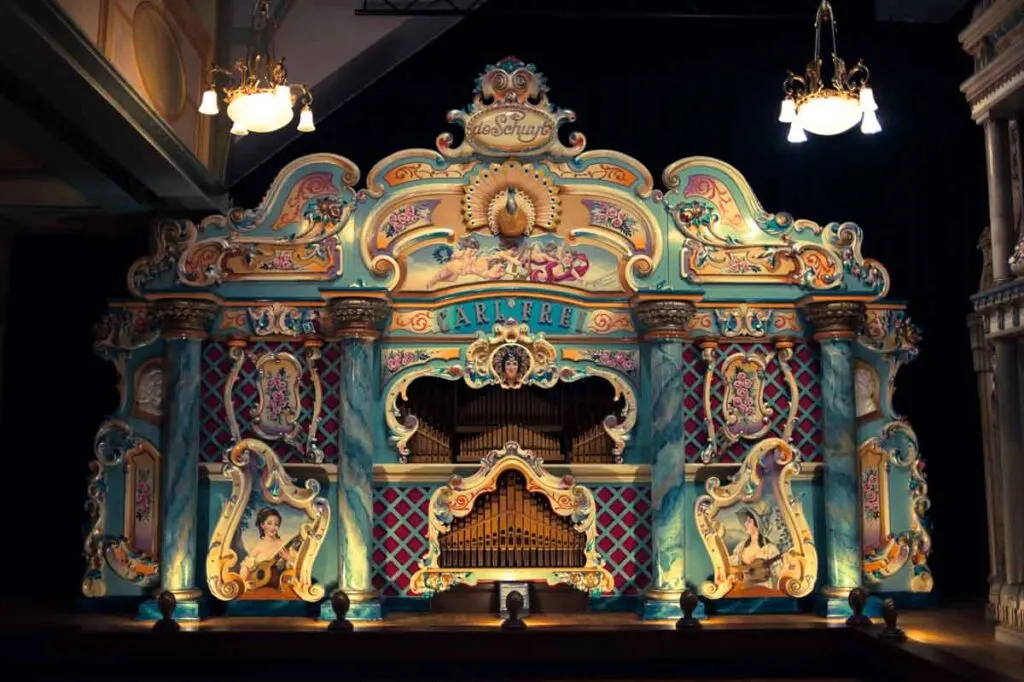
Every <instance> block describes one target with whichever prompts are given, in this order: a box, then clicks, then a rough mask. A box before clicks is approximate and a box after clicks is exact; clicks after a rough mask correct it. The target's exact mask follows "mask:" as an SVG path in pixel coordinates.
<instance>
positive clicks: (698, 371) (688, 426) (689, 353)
mask: <svg viewBox="0 0 1024 682" xmlns="http://www.w3.org/2000/svg"><path fill="white" fill-rule="evenodd" d="M771 351H772V347H771V346H769V345H768V344H764V343H730V344H723V345H721V346H719V347H718V351H717V352H718V364H717V368H716V372H715V379H714V381H713V382H712V385H711V412H712V417H713V419H714V424H715V429H716V431H717V432H718V434H719V437H720V441H719V444H720V447H721V453H720V461H722V462H739V461H742V459H743V456H744V455H745V454H746V453H747V451H748V450H749V449H750V446H751V445H752V443H753V441H749V440H743V439H741V440H739V441H737V442H735V443H728V442H727V441H725V439H724V438H721V434H722V427H723V425H724V422H725V420H724V416H723V414H722V408H721V406H722V399H723V396H724V394H725V384H724V382H723V381H722V374H721V366H722V363H723V362H724V361H725V359H726V358H728V357H729V356H730V355H732V354H734V353H760V354H761V355H766V354H768V353H769V352H771ZM793 351H794V352H793V359H792V360H791V361H790V369H792V370H793V376H794V378H795V379H796V382H797V385H798V386H799V387H800V397H799V404H798V408H797V416H796V423H795V425H794V427H793V443H794V444H795V445H796V447H797V448H798V449H799V450H800V453H801V454H802V456H803V459H804V461H810V462H814V461H820V459H821V429H820V424H821V383H820V380H819V378H820V372H819V369H818V367H819V365H818V358H817V355H816V354H815V352H814V350H813V349H812V347H811V346H810V345H809V344H806V343H802V344H797V345H796V346H795V347H794V349H793ZM703 372H704V363H703V360H701V358H700V351H699V350H697V349H695V348H693V347H692V346H686V347H685V348H684V351H683V384H684V397H683V410H684V414H683V428H684V433H685V435H684V442H685V448H686V458H687V460H688V461H698V460H699V458H700V451H701V449H702V448H703V446H704V443H705V442H706V439H707V431H706V428H705V426H704V407H703V390H704V388H703ZM764 396H765V403H766V404H767V405H768V406H769V407H771V408H772V410H774V414H773V415H772V424H771V429H769V431H768V432H767V433H766V434H765V436H764V437H765V438H767V437H770V436H779V437H781V436H782V433H783V429H784V428H785V424H786V417H787V416H788V414H789V405H790V395H789V389H788V387H787V386H786V379H785V376H784V375H783V373H782V367H781V366H780V365H779V363H778V362H777V361H776V360H774V359H773V360H772V362H770V363H769V364H768V371H767V375H766V377H765V385H764ZM691 405H696V408H695V409H693V408H691Z"/></svg>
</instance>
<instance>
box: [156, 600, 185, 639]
mask: <svg viewBox="0 0 1024 682" xmlns="http://www.w3.org/2000/svg"><path fill="white" fill-rule="evenodd" d="M156 605H157V608H159V609H160V614H161V616H162V617H161V618H160V620H158V621H157V622H156V623H154V624H153V632H159V633H168V632H178V631H179V630H181V626H180V625H178V623H177V621H175V620H174V609H175V608H177V606H178V600H177V599H176V598H175V597H174V595H173V594H172V593H170V592H168V591H167V590H164V591H163V592H161V593H160V595H159V596H158V597H157V598H156Z"/></svg>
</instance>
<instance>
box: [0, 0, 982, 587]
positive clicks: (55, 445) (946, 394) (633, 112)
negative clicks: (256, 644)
mask: <svg viewBox="0 0 1024 682" xmlns="http://www.w3.org/2000/svg"><path fill="white" fill-rule="evenodd" d="M812 11H813V10H812ZM840 18H842V15H840ZM967 20H968V16H966V15H961V16H960V17H958V18H957V20H955V21H954V22H951V24H950V25H948V26H917V25H901V24H860V25H858V24H857V23H856V21H854V22H851V23H847V24H842V25H841V26H840V28H841V32H840V36H839V37H840V52H841V53H842V55H843V56H845V57H846V59H847V60H848V61H849V62H853V61H855V60H856V59H857V58H858V57H865V58H866V59H867V61H868V64H869V66H870V67H871V69H872V81H873V86H874V88H875V94H876V98H877V100H878V102H879V105H880V107H881V110H880V112H879V114H880V119H881V122H882V125H883V127H884V131H883V132H882V133H881V134H879V135H876V136H873V137H866V136H862V135H860V134H859V133H858V132H856V131H854V132H851V133H849V134H847V135H844V136H840V137H838V138H832V139H829V138H812V139H811V140H810V141H809V142H808V143H806V144H804V145H790V144H789V143H787V142H786V141H785V136H786V129H785V126H783V125H782V124H780V123H778V122H777V120H776V119H777V116H778V107H779V100H780V98H781V95H782V89H781V81H782V78H783V76H784V74H785V70H786V69H793V70H795V71H802V70H803V66H804V65H805V63H806V62H807V60H808V59H809V58H810V55H811V51H812V47H813V43H812V39H813V33H812V30H811V26H810V17H808V22H807V23H799V24H794V23H765V22H751V21H731V22H723V21H713V20H698V19H664V18H661V19H657V20H651V19H615V20H614V21H609V20H604V21H599V20H596V19H576V20H568V19H529V18H509V17H504V18H496V17H490V18H489V17H483V16H476V17H471V18H468V19H466V20H464V21H462V22H461V23H460V24H459V25H457V26H456V27H455V28H454V29H452V30H451V31H449V32H448V33H447V34H445V35H444V36H443V37H442V38H441V39H439V40H438V41H437V42H435V43H434V44H432V45H430V46H429V47H427V48H426V49H424V50H423V51H421V52H420V53H419V54H418V55H416V57H415V58H413V59H412V60H410V61H408V62H406V63H405V64H403V65H402V66H400V67H399V68H397V69H395V70H394V71H392V72H391V73H389V74H388V75H387V76H385V77H384V78H382V79H381V80H380V81H378V82H377V83H376V84H374V85H373V86H372V87H371V88H369V89H368V90H366V91H365V92H363V93H361V94H360V95H359V96H358V97H357V98H356V99H354V100H353V101H351V102H349V103H348V104H347V105H346V106H345V107H344V108H343V109H342V110H340V111H339V112H337V113H335V114H333V115H331V116H328V117H327V118H326V119H325V120H322V121H318V124H317V125H318V129H317V131H316V132H315V133H313V134H309V135H305V136H303V137H301V138H300V139H299V140H298V141H297V142H295V143H293V144H292V145H290V146H289V147H287V148H286V149H285V150H283V151H282V152H281V153H280V154H278V156H277V157H275V158H274V159H273V160H272V161H270V162H269V163H267V164H265V165H264V166H263V167H261V168H259V169H257V171H255V172H254V173H252V174H250V175H249V176H247V177H246V178H243V180H242V181H241V182H240V183H239V184H238V186H236V187H235V188H234V195H235V205H238V206H244V207H252V206H255V205H256V204H257V203H258V202H259V201H260V199H261V198H262V196H263V194H264V193H265V192H266V190H267V188H268V186H269V185H270V183H271V181H272V180H273V178H274V176H275V175H276V173H277V172H278V170H280V169H281V167H282V166H284V165H285V164H286V163H287V162H289V161H291V160H292V159H294V158H296V157H298V156H301V155H304V154H309V153H314V152H333V153H337V154H341V155H343V156H347V157H348V158H350V159H352V160H353V161H355V162H356V163H357V164H358V165H359V167H360V168H361V169H362V170H363V173H364V175H365V173H366V172H367V171H368V170H369V169H370V167H371V166H372V165H373V164H374V163H376V162H377V161H378V160H379V159H381V158H383V157H384V156H386V155H388V154H390V153H392V152H395V151H398V150H400V149H405V148H409V147H432V146H433V142H434V138H435V137H436V135H437V134H438V133H440V132H442V131H445V130H451V128H450V127H449V126H448V125H447V124H446V123H445V119H444V116H445V113H446V112H447V111H448V109H451V108H457V107H461V106H463V105H465V104H467V103H468V102H469V100H470V98H471V90H472V87H473V80H474V78H475V77H476V75H477V74H478V73H479V72H480V71H481V70H482V68H483V66H484V65H485V64H488V63H493V62H494V61H496V60H497V59H499V58H501V57H503V56H505V55H506V54H512V55H516V56H518V57H520V58H521V59H523V60H525V61H528V62H533V63H535V64H537V65H538V67H539V69H540V70H541V71H542V72H544V73H545V74H546V75H547V77H548V79H549V83H550V85H551V88H552V91H551V99H552V101H553V102H555V103H556V104H558V105H560V106H563V107H567V108H571V109H573V110H575V111H576V113H577V115H578V117H579V118H578V121H577V122H576V123H575V124H572V125H570V126H567V127H568V128H569V129H570V130H579V131H581V132H583V133H584V134H586V135H587V138H588V147H589V148H590V149H599V148H604V149H614V150H618V151H621V152H624V153H626V154H629V155H631V156H634V157H636V158H637V159H639V160H640V161H642V162H643V163H644V164H646V165H647V166H648V168H650V169H651V171H652V172H653V173H654V175H655V177H656V178H657V177H658V176H660V173H661V170H662V169H663V168H665V167H666V166H667V165H668V164H669V163H670V162H672V161H674V160H676V159H679V158H682V157H685V156H694V155H707V156H713V157H717V158H720V159H723V160H724V161H727V162H728V163H730V164H732V165H734V166H736V168H738V169H739V170H740V172H742V173H743V174H744V175H745V176H746V177H747V179H748V180H749V181H750V183H751V185H752V186H753V188H754V191H755V193H756V194H757V195H758V197H759V198H760V200H761V202H762V204H763V205H764V207H765V209H766V210H768V211H789V212H791V213H792V214H793V215H794V216H797V217H801V218H809V219H812V220H815V221H818V222H822V223H824V222H828V221H832V220H839V221H846V220H851V221H854V222H856V223H858V224H860V225H861V226H862V227H863V228H864V230H865V233H866V239H865V247H864V252H865V255H866V256H869V257H872V258H877V259H879V260H881V261H882V262H883V263H884V264H885V265H886V266H887V267H888V268H889V271H890V273H891V275H892V281H893V288H892V295H893V296H894V297H896V298H900V299H907V300H909V301H910V302H911V305H910V314H911V316H912V318H913V319H914V320H915V321H916V322H917V323H918V324H919V325H920V326H921V327H922V329H923V331H924V339H923V341H922V351H921V354H920V356H919V357H918V359H917V361H916V362H915V363H913V364H912V365H910V366H909V367H906V368H904V369H903V370H902V371H901V374H900V380H899V390H898V392H897V395H896V407H897V409H898V410H899V411H900V412H902V413H903V414H905V415H907V416H908V417H909V418H910V419H911V420H912V422H913V424H914V426H915V428H916V430H917V432H918V435H919V437H920V440H921V446H922V451H923V454H924V457H925V458H926V459H927V462H928V468H927V473H928V476H929V488H930V490H929V492H930V496H931V499H932V500H933V502H934V508H933V510H932V512H931V513H930V518H931V520H932V521H933V523H934V540H935V551H934V554H933V557H932V561H931V563H932V566H933V570H934V574H935V579H936V584H937V585H938V589H939V590H940V591H941V594H942V595H943V596H949V597H955V596H967V595H970V596H974V597H981V595H983V594H984V590H985V577H986V574H987V570H988V559H987V549H986V542H987V536H986V530H985V506H984V495H983V475H982V469H981V467H982V461H981V447H980V441H979V439H980V431H979V428H980V427H979V418H978V398H977V392H976V388H975V383H974V377H973V372H972V368H971V356H970V350H969V344H968V333H967V329H966V326H965V321H964V316H965V314H966V313H967V312H968V310H969V304H968V301H967V298H968V296H969V295H970V294H971V293H973V292H974V291H975V289H976V287H977V281H978V271H979V270H980V258H979V257H978V255H977V253H976V251H975V242H976V239H977V236H978V234H979V233H980V231H981V228H982V227H983V225H984V224H985V221H986V216H987V206H986V190H985V180H984V151H983V136H982V133H981V130H980V128H978V127H977V126H975V125H974V124H973V123H972V122H971V121H970V117H969V113H968V109H967V105H966V103H965V102H964V99H963V97H962V95H961V94H960V93H959V91H958V85H959V83H960V82H962V80H963V79H965V78H966V77H967V76H969V75H970V60H969V59H968V58H967V57H966V55H964V54H963V53H962V52H961V51H960V49H959V46H958V43H957V37H956V34H957V31H958V30H959V29H961V28H962V27H963V26H964V25H966V22H967ZM294 75H295V77H296V78H297V79H301V74H294ZM143 229H144V228H143V226H141V225H140V226H139V234H140V235H141V233H142V231H143ZM145 244H146V240H145V238H143V237H141V236H139V237H138V238H119V239H116V240H114V239H109V238H89V239H86V238H78V237H72V238H69V237H43V236H40V237H19V238H18V239H17V240H16V242H15V253H14V259H13V273H12V275H13V282H12V287H11V295H12V297H13V300H12V303H11V306H10V314H11V324H10V326H9V327H8V329H9V332H8V333H9V334H10V337H9V338H8V340H7V344H6V350H7V352H6V354H5V355H6V358H5V361H6V370H5V372H4V377H5V397H6V400H5V404H6V406H7V414H6V415H4V431H5V432H6V437H5V439H4V441H3V442H4V447H3V451H4V454H5V459H6V461H7V463H8V464H9V465H10V464H12V463H14V462H15V461H17V462H18V463H19V464H21V465H22V466H19V467H17V468H15V467H11V468H8V475H9V476H13V477H14V479H13V480H11V479H9V480H8V484H7V485H8V488H9V487H10V486H19V487H20V488H21V489H22V490H27V489H30V488H32V489H34V487H35V486H36V485H44V486H45V487H44V488H43V489H42V490H43V494H44V495H45V496H46V502H45V503H43V504H42V505H35V506H32V507H27V506H21V507H19V509H18V511H17V513H8V514H6V521H7V526H8V528H7V531H8V533H11V534H14V536H16V537H20V538H22V541H21V542H20V543H19V544H22V547H23V551H20V552H18V553H16V555H15V556H17V557H18V558H16V559H14V560H12V561H8V562H3V563H4V570H5V571H7V572H11V576H10V577H9V578H8V579H7V580H5V581H3V585H4V589H5V590H7V591H10V592H14V593H17V592H19V591H22V587H23V586H24V585H25V582H24V578H25V577H26V576H29V575H30V576H32V578H31V579H30V580H31V583H30V584H31V585H32V591H33V593H34V595H39V596H42V593H43V592H44V590H50V591H52V593H53V595H54V596H55V598H58V599H60V600H62V601H64V602H70V600H72V599H74V598H75V597H76V596H77V592H76V590H77V587H78V583H79V580H80V577H81V569H82V563H81V560H80V559H79V558H78V554H79V553H80V551H81V550H80V547H81V535H80V533H79V531H80V528H81V525H82V523H83V521H84V512H83V510H82V502H83V499H84V495H85V478H86V473H87V463H88V460H89V458H90V457H91V442H92V436H93V433H94V431H95V428H96V426H97V425H98V423H99V422H100V420H101V419H102V418H103V416H104V414H105V413H106V412H107V411H109V410H110V409H112V408H113V406H114V404H115V400H116V398H115V391H114V381H115V378H114V371H113V369H112V368H110V367H109V366H104V364H103V363H101V362H100V361H99V360H95V359H93V358H92V356H91V349H90V335H89V328H90V326H91V324H92V323H93V322H95V321H96V319H98V317H99V315H100V314H101V312H102V310H103V300H104V299H105V298H106V297H118V296H123V295H125V286H124V278H125V272H126V271H127V268H128V266H129V264H130V262H131V260H132V258H134V257H135V256H137V255H139V254H140V253H141V252H142V251H143V249H144V246H145ZM40 257H45V258H46V262H47V269H46V271H45V272H43V271H40V270H38V269H36V266H35V265H33V264H32V263H30V262H29V259H30V258H31V259H37V258H40ZM37 262H38V261H37ZM44 276H45V277H46V278H47V279H44ZM58 278H59V280H60V282H59V283H57V280H58ZM51 282H52V283H51ZM25 495H27V493H19V498H21V497H23V496H25ZM27 501H28V500H27V499H25V502H27ZM9 512H10V510H9ZM37 514H38V515H45V517H46V519H47V523H48V525H47V526H45V528H46V531H45V534H43V535H42V536H40V535H37V533H38V532H39V531H40V529H41V528H42V526H41V525H39V524H38V523H37V522H35V521H34V520H33V519H34V518H35V517H34V516H33V515H37ZM37 538H39V539H37ZM39 543H42V544H39ZM29 547H31V548H33V551H27V552H26V551H24V550H25V549H27V548H29ZM30 557H31V558H30ZM44 557H45V558H44ZM27 563H29V564H32V567H31V568H29V567H27V566H26V564H27ZM44 586H46V587H44Z"/></svg>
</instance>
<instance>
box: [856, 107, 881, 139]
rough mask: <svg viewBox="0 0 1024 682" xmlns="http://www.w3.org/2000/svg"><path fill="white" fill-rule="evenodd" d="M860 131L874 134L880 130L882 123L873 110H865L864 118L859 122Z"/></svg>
mask: <svg viewBox="0 0 1024 682" xmlns="http://www.w3.org/2000/svg"><path fill="white" fill-rule="evenodd" d="M860 131H861V132H862V133H864V134H865V135H874V134H875V133H880V132H882V124H881V123H879V122H878V114H876V113H875V112H874V111H865V112H864V119H863V120H862V121H861V122H860Z"/></svg>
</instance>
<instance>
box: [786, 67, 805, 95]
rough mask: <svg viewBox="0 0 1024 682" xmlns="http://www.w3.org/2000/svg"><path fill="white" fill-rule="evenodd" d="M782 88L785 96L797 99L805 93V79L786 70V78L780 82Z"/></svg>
mask: <svg viewBox="0 0 1024 682" xmlns="http://www.w3.org/2000/svg"><path fill="white" fill-rule="evenodd" d="M782 90H783V92H785V93H786V97H789V98H792V99H797V98H799V97H801V96H803V95H804V94H806V93H807V79H806V78H804V77H803V76H798V75H796V74H795V73H793V72H792V71H787V72H786V80H784V81H783V82H782Z"/></svg>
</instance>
